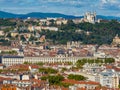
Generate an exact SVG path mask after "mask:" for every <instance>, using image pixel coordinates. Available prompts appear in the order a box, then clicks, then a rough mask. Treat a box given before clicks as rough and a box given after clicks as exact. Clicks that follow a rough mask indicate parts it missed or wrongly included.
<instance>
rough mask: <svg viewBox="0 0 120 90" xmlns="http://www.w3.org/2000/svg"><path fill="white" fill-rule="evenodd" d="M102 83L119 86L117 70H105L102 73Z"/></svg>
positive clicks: (110, 86)
mask: <svg viewBox="0 0 120 90" xmlns="http://www.w3.org/2000/svg"><path fill="white" fill-rule="evenodd" d="M100 84H101V85H102V86H106V87H109V88H118V85H119V75H118V73H117V72H115V70H113V69H110V70H105V71H103V72H101V73H100Z"/></svg>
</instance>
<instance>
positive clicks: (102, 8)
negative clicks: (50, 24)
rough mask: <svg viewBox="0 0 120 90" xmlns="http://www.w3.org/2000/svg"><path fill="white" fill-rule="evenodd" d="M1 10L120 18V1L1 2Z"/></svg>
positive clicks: (3, 0) (15, 0)
mask: <svg viewBox="0 0 120 90" xmlns="http://www.w3.org/2000/svg"><path fill="white" fill-rule="evenodd" d="M0 10H2V11H7V12H12V13H21V14H22V13H29V12H54V13H63V14H69V15H83V14H84V13H85V12H86V11H96V12H97V14H99V15H109V16H120V0H0Z"/></svg>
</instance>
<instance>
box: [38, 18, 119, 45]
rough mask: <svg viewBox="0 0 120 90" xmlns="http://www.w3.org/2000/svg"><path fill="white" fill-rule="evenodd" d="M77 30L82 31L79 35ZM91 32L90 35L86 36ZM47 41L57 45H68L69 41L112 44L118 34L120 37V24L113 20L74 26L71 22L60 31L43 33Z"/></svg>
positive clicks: (60, 27)
mask: <svg viewBox="0 0 120 90" xmlns="http://www.w3.org/2000/svg"><path fill="white" fill-rule="evenodd" d="M76 30H81V31H80V32H79V33H78V32H76ZM87 32H90V34H86V33H87ZM40 34H41V35H46V38H47V39H51V40H53V43H56V44H66V42H67V41H82V42H83V44H99V45H101V44H111V42H112V39H113V38H114V37H115V35H116V34H118V35H119V36H120V23H119V22H117V21H115V20H111V21H109V22H101V23H95V24H91V23H79V24H74V23H73V22H72V21H71V20H70V21H68V24H66V25H61V26H59V31H57V32H56V31H42V32H41V33H40Z"/></svg>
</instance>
